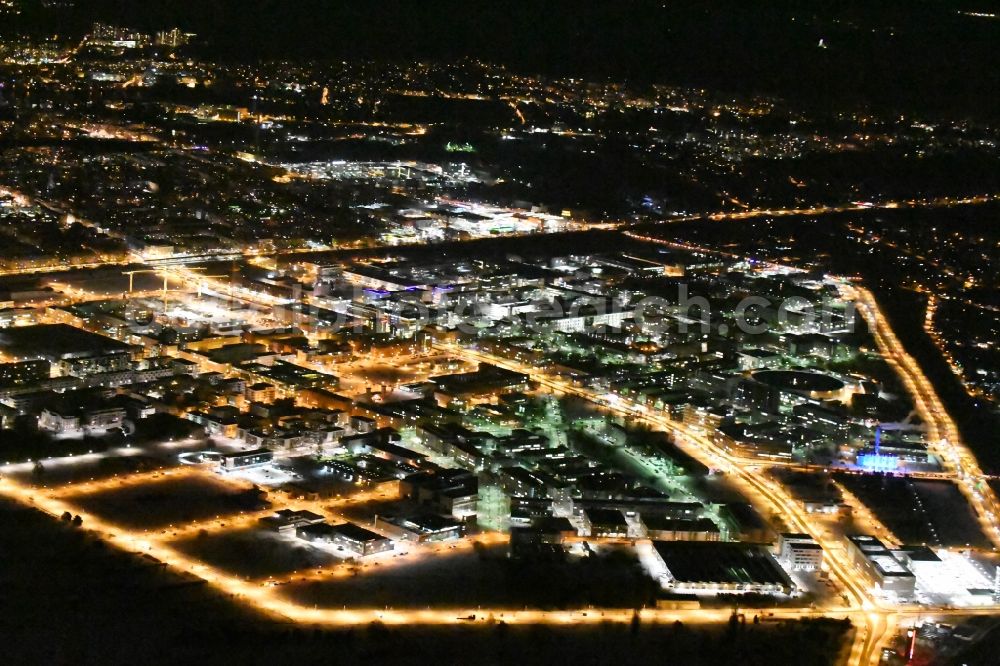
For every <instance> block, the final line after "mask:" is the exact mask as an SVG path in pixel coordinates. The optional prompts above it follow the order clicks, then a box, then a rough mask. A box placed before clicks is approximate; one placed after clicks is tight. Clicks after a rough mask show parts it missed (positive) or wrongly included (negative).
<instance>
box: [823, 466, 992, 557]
mask: <svg viewBox="0 0 1000 666" xmlns="http://www.w3.org/2000/svg"><path fill="white" fill-rule="evenodd" d="M835 478H836V480H837V481H839V482H840V483H842V484H844V486H845V487H846V488H847V489H848V490H849V491H850V492H851V493H853V494H854V495H855V496H856V497H857V498H858V499H860V500H861V501H862V502H864V503H865V506H867V507H868V509H869V510H870V511H871V512H872V513H873V514H875V516H876V517H877V518H878V519H879V520H881V521H882V522H883V523H884V524H885V526H886V527H888V528H889V529H890V530H892V532H893V533H895V535H896V536H897V537H899V538H900V539H902V540H903V541H904V542H905V543H909V544H918V543H926V544H927V545H929V546H944V547H961V546H973V547H978V548H989V541H988V540H987V539H986V536H985V535H984V534H983V532H982V530H981V529H980V528H979V523H978V522H977V521H976V517H975V514H974V513H973V512H972V508H971V507H970V506H969V504H968V502H966V501H965V498H964V497H963V496H962V493H961V491H959V489H958V487H957V486H956V485H955V484H954V483H952V482H951V481H915V480H912V479H906V478H901V477H895V476H885V475H880V474H873V475H859V474H837V475H835Z"/></svg>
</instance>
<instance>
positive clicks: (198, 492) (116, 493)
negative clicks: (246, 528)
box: [71, 477, 267, 529]
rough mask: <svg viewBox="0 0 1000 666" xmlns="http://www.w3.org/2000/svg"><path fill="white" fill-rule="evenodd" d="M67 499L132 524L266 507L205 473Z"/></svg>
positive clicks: (249, 493) (163, 524)
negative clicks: (204, 475)
mask: <svg viewBox="0 0 1000 666" xmlns="http://www.w3.org/2000/svg"><path fill="white" fill-rule="evenodd" d="M71 502H72V503H73V504H76V505H77V506H80V507H81V508H83V509H84V510H86V511H88V512H93V513H95V514H97V515H98V516H100V517H101V518H104V519H106V520H109V521H111V522H113V523H118V524H120V525H125V526H127V527H133V528H148V529H162V528H164V527H167V526H169V525H173V524H181V523H188V522H193V521H198V520H206V519H210V518H215V517H216V516H228V515H233V514H236V513H239V512H241V511H257V510H260V509H263V508H266V506H267V502H264V501H262V500H261V499H260V498H259V497H258V495H257V494H256V493H255V492H254V491H249V490H240V489H238V488H234V487H233V486H230V485H227V484H225V483H223V482H222V481H215V480H213V479H209V478H206V477H193V478H192V477H187V478H179V479H173V478H167V479H159V480H155V481H152V482H150V483H144V484H142V485H134V486H126V487H123V488H114V489H111V490H105V491H100V492H96V493H93V494H90V495H81V496H80V497H73V498H72V500H71Z"/></svg>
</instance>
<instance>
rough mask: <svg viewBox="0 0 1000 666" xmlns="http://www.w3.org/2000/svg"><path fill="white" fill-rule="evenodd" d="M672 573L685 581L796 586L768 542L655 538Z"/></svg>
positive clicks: (659, 553)
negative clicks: (770, 549) (659, 539)
mask: <svg viewBox="0 0 1000 666" xmlns="http://www.w3.org/2000/svg"><path fill="white" fill-rule="evenodd" d="M653 548H655V549H656V552H657V554H658V555H659V556H660V558H661V559H662V560H663V563H664V564H665V565H666V567H667V569H668V570H669V571H670V574H671V575H672V576H673V577H674V579H675V580H677V581H678V582H683V583H721V584H737V585H739V584H758V585H781V586H783V587H792V581H791V579H790V578H789V577H788V574H786V573H785V572H784V571H783V570H782V568H781V567H780V566H779V565H778V563H777V562H776V561H775V560H774V558H773V557H771V555H770V553H768V552H767V549H766V548H765V547H764V546H760V545H757V544H745V543H737V542H726V541H654V542H653Z"/></svg>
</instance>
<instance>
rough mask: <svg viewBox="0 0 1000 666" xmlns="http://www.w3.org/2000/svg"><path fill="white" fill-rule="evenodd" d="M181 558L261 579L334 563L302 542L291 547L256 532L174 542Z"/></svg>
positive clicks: (328, 555)
mask: <svg viewBox="0 0 1000 666" xmlns="http://www.w3.org/2000/svg"><path fill="white" fill-rule="evenodd" d="M171 545H173V546H174V547H175V548H177V549H178V550H180V551H182V552H184V553H185V554H187V555H189V556H191V557H193V558H195V559H198V560H202V561H204V562H206V563H208V564H210V565H211V566H213V567H217V568H220V569H223V570H225V571H229V572H231V573H233V574H235V575H237V576H240V577H246V576H249V577H250V578H263V577H266V576H280V575H283V574H289V573H292V572H294V571H299V570H301V569H309V568H317V567H327V566H329V565H330V564H332V563H334V562H337V561H338V559H337V558H336V557H335V556H334V555H332V554H331V553H328V552H326V551H323V550H320V549H319V548H313V547H311V546H309V545H307V544H306V543H305V542H301V541H300V542H299V543H294V542H293V541H292V540H291V539H283V538H281V537H279V536H278V535H276V534H275V533H273V532H270V531H267V530H260V529H244V530H234V531H232V532H223V533H221V534H204V535H201V534H200V535H197V536H195V537H193V538H190V539H183V540H180V541H176V542H174V543H173V544H171Z"/></svg>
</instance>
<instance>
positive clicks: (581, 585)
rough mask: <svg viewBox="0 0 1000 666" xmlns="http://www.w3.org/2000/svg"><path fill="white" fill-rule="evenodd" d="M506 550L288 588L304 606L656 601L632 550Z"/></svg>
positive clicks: (459, 554)
mask: <svg viewBox="0 0 1000 666" xmlns="http://www.w3.org/2000/svg"><path fill="white" fill-rule="evenodd" d="M506 550H507V549H506V546H500V547H486V548H481V549H478V550H475V551H471V552H470V551H468V550H461V551H456V552H455V553H454V554H441V555H434V556H432V557H422V558H420V559H412V560H411V561H404V562H398V563H397V562H396V561H391V562H389V563H386V565H382V566H371V567H368V568H367V569H366V571H365V573H364V574H363V575H359V576H354V577H347V578H337V579H335V580H330V581H323V582H296V583H292V584H290V585H288V586H286V587H284V588H283V590H284V592H285V593H286V594H287V596H288V597H289V598H291V599H294V600H295V601H297V602H299V603H301V604H304V605H313V604H316V605H318V606H320V607H323V606H326V607H330V608H338V607H341V606H348V607H351V606H360V607H367V608H378V607H384V606H388V607H390V608H426V607H431V608H434V607H456V608H468V607H472V608H475V607H476V606H478V605H483V606H490V607H494V608H511V609H517V608H524V607H526V606H527V607H529V608H544V609H556V608H569V607H580V606H587V605H594V606H597V607H615V608H623V607H624V608H639V607H641V606H643V605H648V604H650V603H651V602H652V601H653V600H654V598H655V594H656V590H657V588H658V586H657V585H656V583H655V582H654V581H653V580H652V579H650V578H648V577H647V576H646V575H645V573H644V572H642V571H641V569H639V565H638V560H636V558H635V556H634V555H632V554H630V553H627V552H625V551H611V552H608V553H606V554H601V555H598V556H593V557H590V558H575V557H570V558H568V559H567V560H566V561H565V562H528V561H523V560H516V559H510V558H508V557H507V555H506ZM412 557H413V556H410V558H412ZM410 558H408V559H410Z"/></svg>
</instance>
